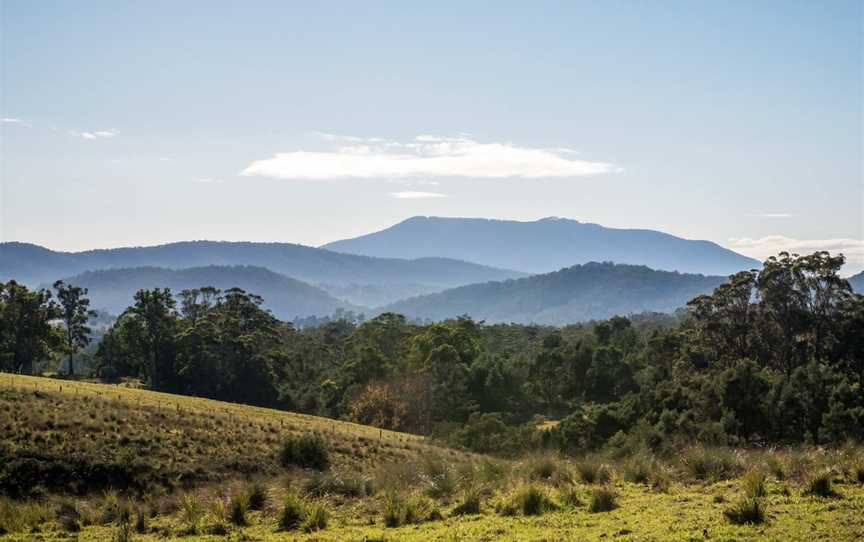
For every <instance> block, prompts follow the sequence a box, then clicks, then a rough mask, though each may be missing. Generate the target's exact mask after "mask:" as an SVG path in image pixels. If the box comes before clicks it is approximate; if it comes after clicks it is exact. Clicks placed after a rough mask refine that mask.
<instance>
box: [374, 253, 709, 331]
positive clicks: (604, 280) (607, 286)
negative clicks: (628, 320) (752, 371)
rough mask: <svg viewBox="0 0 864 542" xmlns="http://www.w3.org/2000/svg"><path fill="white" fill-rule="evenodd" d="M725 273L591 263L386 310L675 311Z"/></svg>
mask: <svg viewBox="0 0 864 542" xmlns="http://www.w3.org/2000/svg"><path fill="white" fill-rule="evenodd" d="M724 281H725V277H719V276H704V275H696V274H684V273H678V272H672V271H656V270H653V269H649V268H648V267H645V266H636V265H626V264H613V263H587V264H584V265H574V266H571V267H568V268H566V269H561V270H560V271H555V272H553V273H546V274H543V275H535V276H531V277H526V278H522V279H516V280H507V281H499V282H487V283H485V284H472V285H469V286H462V287H459V288H453V289H450V290H446V291H444V292H439V293H435V294H431V295H425V296H419V297H415V298H411V299H406V300H403V301H399V302H397V303H394V304H392V305H389V306H387V307H385V308H384V309H383V310H386V311H390V312H397V313H400V314H404V315H406V316H408V317H410V318H419V319H430V320H442V319H446V318H453V317H456V316H460V315H463V314H467V315H469V316H471V317H473V318H475V319H479V320H486V321H487V322H517V323H536V324H550V325H560V324H568V323H572V322H579V321H584V320H592V319H601V318H608V317H610V316H614V315H616V314H619V315H627V314H634V313H641V312H674V311H675V309H678V308H680V307H683V306H685V305H686V304H687V301H689V300H690V299H692V298H693V297H696V296H697V295H699V294H703V293H709V292H711V291H712V290H713V289H714V288H716V287H717V286H719V285H720V284H721V283H723V282H724Z"/></svg>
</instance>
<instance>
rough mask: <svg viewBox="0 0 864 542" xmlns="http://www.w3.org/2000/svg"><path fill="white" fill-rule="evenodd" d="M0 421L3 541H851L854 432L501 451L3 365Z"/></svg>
mask: <svg viewBox="0 0 864 542" xmlns="http://www.w3.org/2000/svg"><path fill="white" fill-rule="evenodd" d="M310 431H315V432H317V433H319V434H320V435H322V438H323V443H324V446H325V447H326V449H327V451H328V452H329V457H330V467H329V469H327V470H326V471H324V472H318V471H316V470H313V469H302V468H298V467H292V466H288V467H286V466H285V465H283V464H282V463H281V462H280V456H279V450H280V446H281V444H282V442H283V440H284V439H286V438H289V437H292V436H298V435H307V434H309V432H310ZM0 437H2V438H0V454H2V455H0V457H2V459H3V464H2V465H0V469H2V470H0V472H2V476H3V478H2V480H3V483H5V484H6V487H5V488H4V491H5V492H6V493H7V494H8V493H10V491H12V490H15V489H16V488H17V489H18V490H21V489H22V488H24V487H26V488H27V491H26V492H25V491H20V493H21V494H20V495H17V496H16V497H15V498H14V499H13V498H0V533H4V534H2V535H0V540H16V541H17V540H22V541H23V540H28V541H29V540H80V541H104V540H117V541H121V542H123V541H126V540H140V541H150V540H152V541H156V540H166V539H167V540H174V539H182V540H189V541H199V540H200V541H203V540H226V539H227V540H237V541H240V540H261V541H275V540H310V541H311V540H319V541H328V540H331V541H361V540H391V541H399V540H405V541H421V540H424V541H425V540H442V541H451V540H472V541H473V540H488V541H493V540H525V541H529V540H530V541H542V540H550V541H551V540H555V541H563V540H616V541H617V540H622V541H627V540H633V541H635V540H640V541H642V540H676V541H677V540H681V541H685V540H686V541H690V540H777V541H787V540H862V539H864V456H862V453H861V449H860V448H856V447H851V446H850V447H846V448H843V449H839V450H823V449H817V448H812V449H799V450H777V451H753V450H749V451H747V450H729V449H705V448H693V449H687V450H682V452H681V455H680V457H672V458H664V459H662V460H661V459H658V458H653V457H650V456H643V455H640V456H635V457H629V458H619V459H613V458H609V457H599V456H598V457H589V458H560V457H557V456H553V455H538V456H532V457H527V458H523V459H521V460H519V461H502V460H495V459H491V458H485V457H478V456H471V455H468V454H463V453H459V452H455V451H452V450H447V449H442V448H438V447H436V446H434V445H431V444H428V443H425V442H424V441H423V439H421V438H419V437H416V436H412V435H406V434H401V433H395V432H389V431H378V430H377V429H375V428H371V427H366V426H360V425H356V424H350V423H344V422H338V421H332V420H326V419H322V418H316V417H311V416H303V415H297V414H291V413H285V412H279V411H273V410H268V409H261V408H253V407H246V406H240V405H233V404H226V403H221V402H216V401H209V400H204V399H195V398H187V397H179V396H172V395H167V394H159V393H153V392H149V391H144V390H137V389H131V388H124V387H118V386H108V385H102V384H87V383H72V382H66V381H60V380H49V379H40V378H28V377H21V376H16V377H14V378H13V377H11V376H10V375H0ZM120 486H122V487H125V488H127V490H126V491H124V492H118V491H116V490H114V489H112V487H113V488H116V487H120ZM12 492H14V491H12Z"/></svg>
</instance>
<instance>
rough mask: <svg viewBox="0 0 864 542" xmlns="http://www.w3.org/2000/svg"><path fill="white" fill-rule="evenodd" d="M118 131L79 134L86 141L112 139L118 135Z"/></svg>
mask: <svg viewBox="0 0 864 542" xmlns="http://www.w3.org/2000/svg"><path fill="white" fill-rule="evenodd" d="M117 133H118V132H117V130H97V131H95V132H78V135H79V136H81V137H83V138H84V139H99V138H111V137H114V136H116V135H117Z"/></svg>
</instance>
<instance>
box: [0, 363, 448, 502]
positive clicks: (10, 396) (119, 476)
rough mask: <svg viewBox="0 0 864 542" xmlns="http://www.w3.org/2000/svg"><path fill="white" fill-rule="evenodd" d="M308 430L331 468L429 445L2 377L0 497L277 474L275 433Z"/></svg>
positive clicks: (128, 393) (192, 401)
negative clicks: (322, 441)
mask: <svg viewBox="0 0 864 542" xmlns="http://www.w3.org/2000/svg"><path fill="white" fill-rule="evenodd" d="M309 431H319V432H322V433H324V434H325V438H326V440H327V441H328V442H329V443H330V445H331V449H332V450H333V455H334V457H333V458H332V461H333V463H334V465H335V466H337V467H343V468H351V469H355V470H356V471H358V472H360V471H368V470H370V469H371V468H373V467H374V465H375V464H376V463H377V462H380V461H386V460H391V459H395V458H404V457H408V456H413V455H416V454H418V453H420V452H422V451H424V450H432V449H433V447H432V446H428V445H425V444H423V442H422V439H421V438H420V437H416V436H414V435H408V434H404V433H397V432H393V431H379V430H378V429H376V428H373V427H368V426H364V425H358V424H353V423H348V422H342V421H336V420H330V419H326V418H318V417H315V416H307V415H303V414H295V413H291V412H284V411H280V410H272V409H267V408H259V407H251V406H246V405H237V404H234V403H223V402H220V401H213V400H210V399H201V398H197V397H184V396H180V395H171V394H167V393H159V392H152V391H147V390H139V389H132V388H127V387H121V386H114V385H108V384H92V383H85V382H67V381H61V380H51V379H47V378H40V377H26V376H20V375H17V376H16V375H9V374H5V373H0V443H2V445H0V459H2V461H0V493H2V492H6V493H8V492H10V491H12V492H14V491H15V490H16V489H17V491H19V492H21V493H25V494H26V493H27V491H28V490H29V489H33V488H35V487H37V486H41V487H43V488H48V489H60V490H62V491H70V490H71V491H75V489H76V487H77V486H80V487H78V489H79V490H80V491H82V492H83V491H93V490H98V489H100V488H106V487H111V486H113V487H115V488H117V489H120V488H121V487H123V486H132V487H151V486H160V485H161V486H165V487H168V488H170V487H173V486H174V485H175V484H178V483H182V484H191V483H197V482H206V481H212V480H219V479H230V478H232V477H236V476H243V475H248V474H252V473H262V474H277V473H279V472H281V470H282V469H281V468H280V466H279V461H278V450H279V445H280V443H281V439H282V438H284V437H285V436H287V435H291V434H294V435H296V434H300V433H305V432H309ZM136 458H137V459H136ZM128 461H135V462H134V463H133V465H128V464H127V463H126V462H128ZM130 467H132V468H130ZM22 473H24V474H22ZM24 475H26V476H27V478H22V476H24ZM10 476H14V478H10ZM43 476H44V477H43ZM10 484H14V486H13V485H10ZM67 484H75V485H67ZM16 486H17V487H16ZM31 486H32V487H31Z"/></svg>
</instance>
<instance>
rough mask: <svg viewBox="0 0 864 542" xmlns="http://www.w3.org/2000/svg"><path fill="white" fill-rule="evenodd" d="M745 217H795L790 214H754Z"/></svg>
mask: <svg viewBox="0 0 864 542" xmlns="http://www.w3.org/2000/svg"><path fill="white" fill-rule="evenodd" d="M747 216H752V217H756V218H791V217H793V216H795V215H793V214H790V213H755V214H751V215H747Z"/></svg>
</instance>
